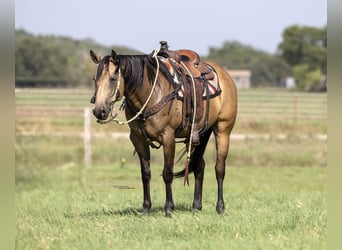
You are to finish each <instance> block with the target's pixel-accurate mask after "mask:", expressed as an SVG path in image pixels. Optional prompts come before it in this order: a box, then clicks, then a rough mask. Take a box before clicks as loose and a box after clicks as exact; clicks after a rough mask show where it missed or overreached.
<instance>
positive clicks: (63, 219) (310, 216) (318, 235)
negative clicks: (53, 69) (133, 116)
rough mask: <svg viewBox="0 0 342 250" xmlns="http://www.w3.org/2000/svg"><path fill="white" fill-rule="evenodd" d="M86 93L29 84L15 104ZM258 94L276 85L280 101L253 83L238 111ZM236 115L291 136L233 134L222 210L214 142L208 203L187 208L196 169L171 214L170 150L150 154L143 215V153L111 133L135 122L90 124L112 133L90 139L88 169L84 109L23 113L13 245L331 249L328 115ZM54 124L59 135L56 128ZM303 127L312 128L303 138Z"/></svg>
mask: <svg viewBox="0 0 342 250" xmlns="http://www.w3.org/2000/svg"><path fill="white" fill-rule="evenodd" d="M70 91H71V94H72V95H75V97H72V95H70ZM89 93H91V91H86V92H79V91H78V90H63V91H57V92H56V93H55V92H54V91H47V92H46V90H44V91H38V92H36V91H31V90H27V91H22V92H18V93H17V94H16V103H17V105H18V107H20V108H23V107H25V105H28V106H29V107H30V108H31V107H38V108H41V107H44V108H47V109H48V108H49V106H50V105H51V106H54V107H55V106H61V107H71V108H72V107H79V106H87V104H88V100H89V98H90V95H89ZM254 93H255V94H256V95H257V94H260V93H261V94H262V96H263V98H264V95H266V94H267V93H269V98H266V99H265V100H266V101H267V102H269V103H273V102H275V101H276V99H277V95H276V94H275V93H274V92H273V91H272V92H268V91H260V90H256V91H255V92H253V91H252V90H251V91H250V92H246V93H244V97H243V98H241V107H242V108H241V110H242V111H243V109H245V110H247V111H248V110H249V108H248V105H249V104H248V103H249V101H251V100H252V99H253V98H255V95H254ZM308 95H310V94H308ZM248 96H250V97H251V98H247V97H248ZM319 98H320V100H322V98H324V96H319ZM243 105H245V106H243ZM246 105H247V106H246ZM272 105H273V104H272ZM303 105H304V104H303ZM305 105H308V104H305ZM279 110H280V112H282V108H281V109H279ZM279 110H278V111H279ZM278 111H277V112H278ZM25 112H26V111H25ZM51 114H53V113H51ZM246 117H247V118H246ZM239 118H240V119H238V121H237V123H236V128H235V129H234V131H233V132H234V133H247V134H248V133H251V134H265V133H267V134H271V135H275V134H282V133H284V134H287V135H289V136H288V138H287V139H286V140H284V139H279V138H277V137H276V136H271V138H270V139H267V140H264V139H247V140H242V141H240V140H232V141H231V147H230V155H229V157H228V160H227V173H226V179H225V185H224V199H225V202H226V211H225V213H224V214H223V215H218V214H217V213H216V211H215V205H216V197H217V190H216V180H215V173H214V160H215V150H214V142H213V141H210V142H209V144H208V148H207V151H206V155H205V160H206V163H207V164H206V173H205V180H204V191H203V210H202V211H200V212H196V213H192V211H191V205H192V198H193V184H194V180H193V176H191V177H190V187H184V186H183V180H178V179H176V180H174V184H173V190H174V202H175V206H176V207H175V211H174V213H173V216H172V218H165V217H164V209H163V207H164V201H165V194H164V193H165V191H164V184H163V180H162V177H161V172H162V161H163V159H162V151H161V150H153V151H152V158H151V168H152V183H151V195H152V203H153V206H152V211H151V213H150V215H148V216H144V215H142V214H141V212H140V208H141V206H142V184H141V177H140V169H139V166H138V158H137V156H134V155H133V147H132V145H131V144H130V142H129V141H127V139H113V138H111V134H112V133H114V132H125V131H127V126H121V127H120V126H114V125H112V124H107V125H99V124H97V123H96V122H95V119H93V120H92V124H91V131H92V132H93V133H97V132H101V133H104V136H103V137H101V138H96V137H93V138H92V165H91V166H89V167H87V168H85V167H84V166H83V154H84V152H83V151H84V149H83V139H82V137H81V136H80V135H79V134H81V133H82V131H83V118H82V116H81V117H69V116H53V115H51V116H46V115H45V116H41V117H40V116H32V115H21V116H17V118H16V125H15V126H16V127H15V130H16V143H15V153H16V176H15V181H16V195H15V202H16V235H15V241H16V242H15V243H16V249H219V248H220V249H310V250H311V249H327V188H326V175H327V160H326V158H327V142H326V141H325V140H323V141H322V140H317V139H315V138H314V135H316V134H325V133H326V131H327V128H326V121H325V120H324V119H323V120H322V119H310V120H300V119H299V120H296V121H295V122H294V121H293V120H291V119H290V120H287V119H279V118H277V119H273V118H267V119H260V118H255V117H248V116H243V113H242V115H241V116H240V117H239ZM25 131H29V132H33V134H31V135H25V134H23V132H25ZM57 132H58V133H61V135H60V136H52V134H53V133H57ZM35 133H36V134H35ZM64 133H66V134H65V135H64ZM303 134H306V135H308V136H309V137H308V138H306V139H301V138H300V136H301V135H303ZM181 147H183V146H182V145H179V146H178V147H177V151H179V149H180V148H181ZM183 163H184V162H181V163H180V164H178V165H176V166H175V170H176V171H177V170H180V169H182V168H183V166H184V164H183Z"/></svg>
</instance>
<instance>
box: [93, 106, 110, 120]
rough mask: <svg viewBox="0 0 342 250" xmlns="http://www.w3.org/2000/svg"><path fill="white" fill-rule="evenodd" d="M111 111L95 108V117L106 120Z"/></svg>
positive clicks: (104, 108)
mask: <svg viewBox="0 0 342 250" xmlns="http://www.w3.org/2000/svg"><path fill="white" fill-rule="evenodd" d="M109 111H110V109H109V108H107V107H95V108H94V109H93V114H94V116H95V117H96V118H97V119H99V120H106V119H107V117H108V115H109Z"/></svg>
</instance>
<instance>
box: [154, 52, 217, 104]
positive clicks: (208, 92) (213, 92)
mask: <svg viewBox="0 0 342 250" xmlns="http://www.w3.org/2000/svg"><path fill="white" fill-rule="evenodd" d="M158 58H159V60H160V61H161V62H162V63H163V65H164V66H165V67H166V69H167V70H168V72H169V73H170V75H171V76H172V78H173V81H174V82H175V84H176V85H178V86H179V85H180V88H179V90H178V93H177V98H178V99H180V100H182V99H183V98H184V83H183V82H182V81H181V80H180V76H179V75H178V74H179V73H178V72H177V71H176V70H175V67H174V66H173V64H172V62H171V61H170V60H172V59H169V58H165V57H163V56H158ZM205 66H206V67H207V68H208V70H209V71H210V72H211V75H212V76H213V77H211V79H206V78H205V75H204V76H203V78H202V79H201V81H200V82H201V83H203V84H204V85H207V87H206V86H204V91H203V95H202V99H205V100H206V99H207V97H208V96H209V98H214V97H216V96H218V95H220V94H221V88H220V84H219V80H218V76H217V73H216V71H215V70H214V68H212V67H211V66H210V65H208V64H205Z"/></svg>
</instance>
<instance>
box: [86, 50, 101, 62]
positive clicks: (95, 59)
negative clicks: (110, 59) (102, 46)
mask: <svg viewBox="0 0 342 250" xmlns="http://www.w3.org/2000/svg"><path fill="white" fill-rule="evenodd" d="M89 53H90V58H91V60H93V62H94V63H96V64H99V63H100V61H101V57H100V56H98V55H96V54H95V52H94V51H92V50H90V52H89Z"/></svg>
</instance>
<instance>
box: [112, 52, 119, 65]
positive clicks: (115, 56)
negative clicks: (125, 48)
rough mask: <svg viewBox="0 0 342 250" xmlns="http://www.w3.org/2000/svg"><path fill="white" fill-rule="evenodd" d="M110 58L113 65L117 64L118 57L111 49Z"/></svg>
mask: <svg viewBox="0 0 342 250" xmlns="http://www.w3.org/2000/svg"><path fill="white" fill-rule="evenodd" d="M110 56H111V58H112V60H113V63H114V64H118V63H119V58H118V55H117V54H116V52H115V51H114V50H113V49H112V54H111V55H110Z"/></svg>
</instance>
